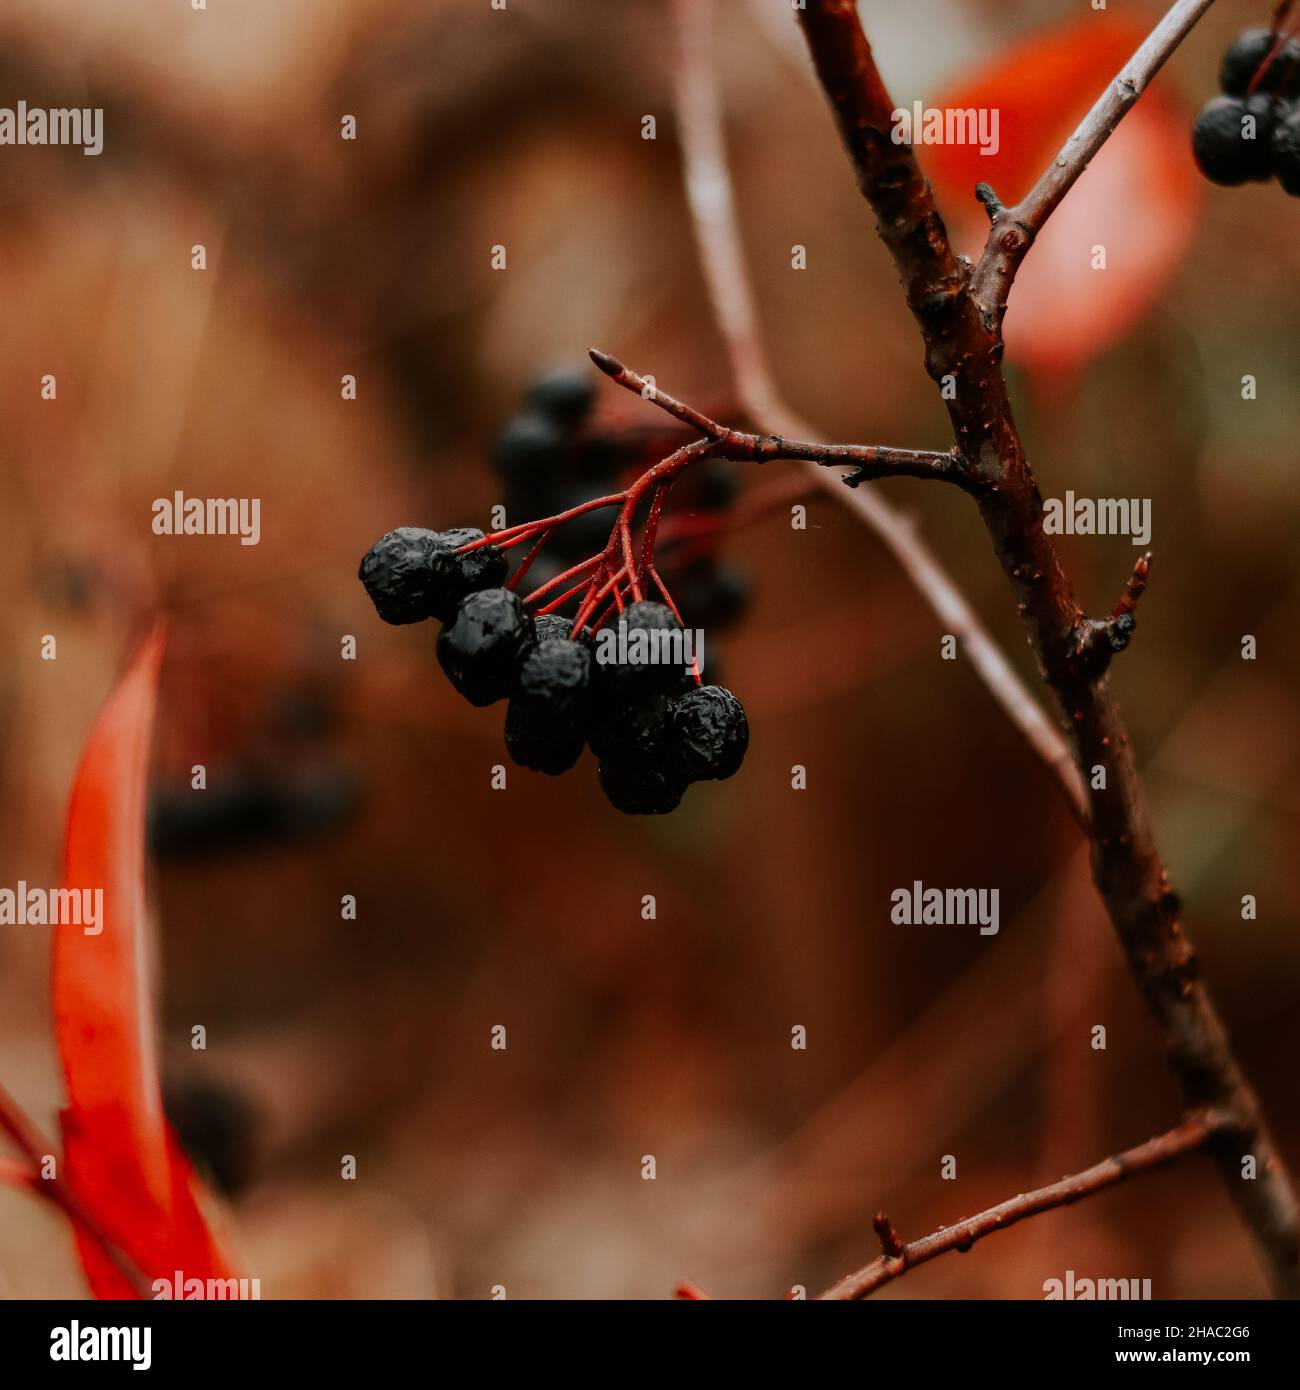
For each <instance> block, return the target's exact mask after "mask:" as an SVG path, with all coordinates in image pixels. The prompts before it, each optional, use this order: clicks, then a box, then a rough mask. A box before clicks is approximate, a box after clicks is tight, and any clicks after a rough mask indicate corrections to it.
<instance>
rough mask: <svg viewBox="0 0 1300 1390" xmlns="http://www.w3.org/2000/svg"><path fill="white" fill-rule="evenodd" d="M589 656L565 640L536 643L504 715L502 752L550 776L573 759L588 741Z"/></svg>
mask: <svg viewBox="0 0 1300 1390" xmlns="http://www.w3.org/2000/svg"><path fill="white" fill-rule="evenodd" d="M590 689H591V653H590V652H589V651H588V650H587V648H586V647H585V646H584V645H583V644H582V643H580V642H570V641H567V640H566V639H564V638H559V639H552V640H551V641H547V642H541V643H539V644H538V645H537V646H535V647H533V648H532V649H531V650H530V651H529V652H528V654H527V655H526V656H525V657H524V659H523V661H522V662H521V663H520V666H519V672H518V674H517V676H516V677H515V686H514V690H513V691H512V692H511V695H510V706H509V709H508V710H507V711H506V751H507V752H508V753H509V754H510V756H511V757H512V758H513V759H514V761H515V762H517V763H519V764H520V765H521V766H522V767H527V768H531V769H532V770H533V771H534V772H545V773H548V774H549V775H550V776H552V777H557V776H559V774H560V773H562V772H567V771H568V770H569V769H570V768H571V767H572V766H573V765H574V763H576V762H577V761H578V757H579V755H580V754H581V753H582V749H583V745H584V744H585V743H586V740H587V709H588V703H589V696H590Z"/></svg>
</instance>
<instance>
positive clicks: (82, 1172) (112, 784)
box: [51, 629, 225, 1298]
mask: <svg viewBox="0 0 1300 1390" xmlns="http://www.w3.org/2000/svg"><path fill="white" fill-rule="evenodd" d="M163 645H164V639H163V634H162V631H161V629H159V630H156V631H155V632H154V633H153V635H152V636H151V637H150V638H149V639H148V640H147V641H146V642H145V643H144V645H143V647H142V648H141V650H140V652H139V653H138V654H137V656H136V658H135V660H134V661H133V662H132V664H131V667H130V669H129V670H128V671H127V673H126V674H125V675H124V676H123V678H122V680H121V681H120V682H119V684H118V686H117V688H116V689H115V690H114V692H113V694H112V695H111V696H110V697H109V700H108V703H107V704H106V705H105V706H104V709H103V710H102V711H101V713H100V715H99V718H98V719H97V720H96V722H95V725H94V727H93V728H92V730H91V732H90V736H89V738H88V739H87V741H86V746H85V749H84V751H83V753H82V759H81V765H80V767H79V768H78V770H77V777H76V781H75V783H74V785H73V790H72V800H71V804H70V806H69V808H68V822H67V839H66V846H65V853H64V885H65V887H67V888H70V889H73V890H74V891H75V890H80V889H90V890H92V891H94V890H102V893H103V899H102V910H101V914H100V916H99V920H98V922H97V924H96V926H97V927H98V930H97V931H95V932H93V933H88V932H87V931H86V929H85V928H84V927H83V926H82V925H79V924H67V925H62V926H59V927H57V928H56V930H55V932H54V960H53V966H52V973H51V992H52V995H53V1006H54V1027H55V1037H56V1040H57V1043H58V1047H59V1053H60V1056H61V1058H62V1061H63V1072H64V1079H65V1083H66V1087H67V1095H68V1106H67V1108H66V1109H65V1110H64V1112H63V1114H62V1116H61V1119H62V1124H63V1136H64V1144H65V1151H64V1165H65V1176H66V1178H67V1181H68V1184H69V1186H70V1187H71V1188H72V1190H73V1191H74V1192H75V1193H76V1195H77V1197H78V1199H79V1200H80V1201H81V1202H82V1203H83V1204H84V1205H85V1207H86V1208H87V1210H88V1211H90V1212H91V1213H93V1215H94V1216H95V1219H96V1221H97V1222H98V1223H99V1225H100V1226H101V1227H102V1229H103V1230H104V1232H105V1233H106V1234H107V1235H109V1236H110V1237H111V1238H112V1239H113V1241H114V1242H115V1243H116V1244H118V1245H119V1246H120V1247H121V1248H122V1249H123V1250H125V1251H126V1252H127V1253H128V1254H129V1255H130V1256H131V1258H132V1259H133V1260H134V1262H135V1263H136V1264H137V1265H139V1267H140V1268H141V1269H142V1270H144V1271H145V1272H146V1273H147V1274H148V1275H149V1276H150V1277H156V1276H161V1275H166V1276H167V1277H169V1278H170V1277H171V1275H172V1274H173V1273H174V1271H176V1270H181V1271H183V1272H184V1273H185V1275H186V1276H187V1277H191V1276H192V1277H197V1278H207V1277H218V1276H220V1275H221V1274H222V1268H223V1266H224V1263H225V1262H224V1259H223V1258H222V1256H221V1254H220V1252H219V1251H218V1249H217V1246H216V1243H215V1241H214V1239H213V1237H212V1235H211V1233H210V1231H209V1230H208V1228H207V1223H206V1222H205V1221H204V1219H203V1216H202V1214H201V1212H200V1211H199V1208H198V1204H197V1201H196V1200H195V1181H194V1177H193V1174H192V1172H191V1170H190V1167H189V1164H188V1162H187V1161H186V1159H185V1157H184V1155H183V1154H182V1153H181V1151H180V1149H179V1147H178V1146H177V1144H176V1141H175V1138H174V1136H173V1135H172V1134H171V1131H170V1129H169V1127H168V1125H167V1121H166V1118H165V1116H164V1114H163V1106H162V1094H161V1089H160V1086H159V1081H158V1059H157V1053H156V1049H155V1045H154V1037H153V1018H152V1009H151V1005H150V994H149V952H148V935H147V924H146V914H145V894H144V812H145V794H146V787H147V781H148V766H149V743H150V736H151V733H152V730H153V715H154V705H155V702H156V698H157V690H158V671H159V666H160V664H161V661H162V652H163ZM77 1246H78V1253H79V1254H80V1257H81V1262H82V1266H83V1268H84V1269H85V1271H86V1276H87V1278H88V1280H89V1282H90V1286H91V1289H92V1291H93V1292H94V1293H95V1294H96V1295H97V1296H98V1297H101V1298H104V1297H131V1296H133V1290H132V1289H131V1286H130V1285H129V1283H128V1282H127V1281H126V1280H125V1279H124V1278H123V1276H122V1274H121V1273H120V1272H119V1271H118V1270H117V1269H116V1268H114V1266H113V1265H112V1263H111V1262H110V1261H109V1260H108V1258H107V1257H106V1256H105V1254H104V1252H103V1250H102V1248H101V1247H100V1246H99V1245H98V1243H96V1242H95V1241H94V1240H93V1239H91V1238H90V1237H89V1236H87V1235H86V1234H85V1233H84V1232H82V1231H80V1230H79V1231H78V1235H77Z"/></svg>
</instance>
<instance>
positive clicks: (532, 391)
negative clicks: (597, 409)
mask: <svg viewBox="0 0 1300 1390" xmlns="http://www.w3.org/2000/svg"><path fill="white" fill-rule="evenodd" d="M595 399H596V384H595V382H594V381H593V380H592V378H591V373H590V372H584V371H579V370H577V369H576V368H568V367H561V368H558V369H557V370H555V371H551V372H547V373H546V374H545V375H544V376H541V377H539V378H538V379H537V381H535V382H534V383H533V384H532V385H531V386H530V387H529V388H528V392H527V394H526V395H525V396H524V401H525V403H526V404H527V405H529V406H531V407H532V409H533V410H535V411H537V412H538V414H539V415H544V416H546V417H547V418H548V419H550V420H554V421H555V422H556V423H557V424H560V425H564V426H566V427H567V428H572V427H573V426H574V425H578V424H581V422H582V421H583V420H584V419H585V418H586V417H587V415H588V414H589V413H590V411H591V406H592V402H593V401H594V400H595Z"/></svg>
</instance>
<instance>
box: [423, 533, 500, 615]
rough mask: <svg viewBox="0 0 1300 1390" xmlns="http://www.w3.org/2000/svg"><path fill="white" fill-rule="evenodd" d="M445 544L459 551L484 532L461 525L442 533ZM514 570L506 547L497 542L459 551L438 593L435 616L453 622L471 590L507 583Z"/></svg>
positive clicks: (490, 587)
mask: <svg viewBox="0 0 1300 1390" xmlns="http://www.w3.org/2000/svg"><path fill="white" fill-rule="evenodd" d="M438 539H439V541H440V542H441V544H442V546H443V547H444V548H445V549H447V550H451V551H453V552H454V551H457V550H459V549H460V547H461V546H463V545H470V544H472V543H473V542H474V541H481V540H482V539H483V532H482V531H478V530H476V529H475V528H474V527H472V526H457V527H454V528H453V529H452V530H450V531H442V532H440V533H439V535H438ZM509 570H510V561H509V560H508V559H507V558H506V553H505V551H503V550H501V549H500V548H499V547H498V546H495V545H481V546H479V548H478V549H477V550H470V551H467V552H466V553H465V554H463V555H455V556H454V558H453V560H452V566H451V569H450V571H449V574H448V579H447V582H446V584H445V585H443V586H442V587H441V588H439V589H438V590H437V591H436V592H435V595H434V602H433V616H434V617H435V618H437V619H439V621H441V622H444V623H445V622H450V620H451V618H452V616H453V615H454V613H455V612H456V609H457V608H458V607H459V606H460V601H461V599H463V598H464V597H465V596H466V595H467V594H473V593H477V592H478V591H479V590H480V589H495V588H497V587H498V586H499V585H500V584H502V583H504V581H505V577H506V575H507V573H508V572H509Z"/></svg>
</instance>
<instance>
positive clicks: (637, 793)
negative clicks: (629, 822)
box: [598, 757, 688, 816]
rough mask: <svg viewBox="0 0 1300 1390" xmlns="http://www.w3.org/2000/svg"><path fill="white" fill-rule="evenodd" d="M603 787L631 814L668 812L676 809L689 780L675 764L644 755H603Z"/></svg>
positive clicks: (611, 797)
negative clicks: (608, 756) (648, 759)
mask: <svg viewBox="0 0 1300 1390" xmlns="http://www.w3.org/2000/svg"><path fill="white" fill-rule="evenodd" d="M598 772H599V776H600V786H601V790H602V791H603V792H604V793H605V795H606V796H607V797H608V798H609V800H610V804H611V805H613V806H614V808H615V809H616V810H619V811H622V812H623V814H624V815H628V816H664V815H667V814H668V812H669V811H673V810H676V808H677V806H678V805H679V804H680V803H681V799H682V794H683V793H684V792H685V791H686V787H687V785H688V784H687V781H686V779H685V778H684V777H682V776H681V775H680V774H679V773H678V772H677V771H676V770H675V769H674V768H673V767H672V766H671V765H669V764H667V763H663V762H651V761H646V760H644V759H640V758H618V757H613V758H602V759H601V760H600V766H599V769H598Z"/></svg>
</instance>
